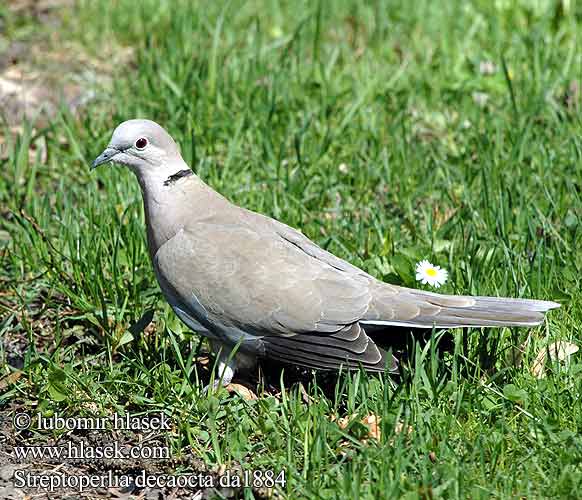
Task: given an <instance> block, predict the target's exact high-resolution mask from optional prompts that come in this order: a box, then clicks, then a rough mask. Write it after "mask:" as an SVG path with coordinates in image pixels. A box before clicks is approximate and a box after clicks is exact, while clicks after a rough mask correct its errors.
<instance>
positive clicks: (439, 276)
mask: <svg viewBox="0 0 582 500" xmlns="http://www.w3.org/2000/svg"><path fill="white" fill-rule="evenodd" d="M448 277H449V273H448V271H447V270H446V269H441V267H440V266H434V265H432V264H431V263H430V262H429V261H428V260H421V261H420V262H419V263H418V264H416V281H420V282H422V284H423V285H426V284H427V283H428V284H429V285H430V286H434V287H435V288H438V287H439V286H441V285H442V284H443V283H444V282H445V281H447V278H448Z"/></svg>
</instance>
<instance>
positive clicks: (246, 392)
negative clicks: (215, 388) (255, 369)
mask: <svg viewBox="0 0 582 500" xmlns="http://www.w3.org/2000/svg"><path fill="white" fill-rule="evenodd" d="M224 388H225V389H226V390H227V391H228V392H236V393H237V394H238V395H239V396H240V397H241V398H243V399H244V400H245V401H253V400H255V399H258V398H257V395H256V394H255V393H254V392H253V391H251V390H250V389H248V388H247V387H245V386H244V385H241V384H232V383H231V384H228V385H225V386H224Z"/></svg>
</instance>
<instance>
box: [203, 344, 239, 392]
mask: <svg viewBox="0 0 582 500" xmlns="http://www.w3.org/2000/svg"><path fill="white" fill-rule="evenodd" d="M223 353H224V350H222V351H220V352H219V354H218V360H217V361H218V363H217V366H216V373H215V378H214V382H212V383H211V384H208V385H207V386H206V387H205V388H204V392H205V393H206V392H211V391H215V390H216V389H218V387H219V386H222V387H224V386H226V385H228V384H230V382H231V381H232V378H233V377H234V372H235V371H236V361H235V359H234V358H233V357H232V356H227V355H223ZM229 357H230V359H229Z"/></svg>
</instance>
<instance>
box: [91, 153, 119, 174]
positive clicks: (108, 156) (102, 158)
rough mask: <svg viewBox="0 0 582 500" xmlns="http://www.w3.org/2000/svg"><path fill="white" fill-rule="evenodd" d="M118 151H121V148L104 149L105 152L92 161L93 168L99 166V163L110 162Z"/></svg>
mask: <svg viewBox="0 0 582 500" xmlns="http://www.w3.org/2000/svg"><path fill="white" fill-rule="evenodd" d="M118 153H120V151H119V149H115V148H106V149H105V151H103V153H101V154H100V155H99V156H98V157H97V158H95V161H93V163H91V170H93V169H94V168H97V167H98V166H99V165H103V164H104V163H109V162H110V161H111V160H112V159H113V157H114V156H115V155H116V154H118Z"/></svg>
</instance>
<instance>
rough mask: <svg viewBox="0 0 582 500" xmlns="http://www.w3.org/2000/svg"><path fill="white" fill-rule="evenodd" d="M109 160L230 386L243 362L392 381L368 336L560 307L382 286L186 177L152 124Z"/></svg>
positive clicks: (172, 287) (167, 278)
mask: <svg viewBox="0 0 582 500" xmlns="http://www.w3.org/2000/svg"><path fill="white" fill-rule="evenodd" d="M144 144H145V146H144ZM142 146H144V147H142ZM109 161H113V162H116V163H120V164H122V165H125V166H127V167H129V168H130V169H131V170H132V171H133V172H134V173H135V174H136V176H137V178H138V181H139V184H140V186H141V190H142V193H143V199H144V207H145V215H146V225H147V239H148V248H149V252H150V256H151V259H152V263H153V266H154V270H155V273H156V277H157V279H158V282H159V284H160V287H161V289H162V292H163V294H164V296H165V298H166V299H167V300H168V302H169V303H170V305H171V306H172V308H173V309H174V311H175V312H176V314H177V315H178V316H179V317H180V319H182V321H184V322H185V323H186V324H187V325H188V326H189V327H191V328H193V329H194V330H196V331H198V332H200V333H202V334H204V335H206V336H207V337H209V338H210V339H211V341H212V342H211V344H212V346H213V349H215V350H217V351H219V350H220V355H219V360H220V363H221V365H220V370H221V373H222V375H223V381H224V382H225V383H226V382H228V381H229V380H230V378H231V377H232V374H233V373H234V370H235V368H236V366H237V362H239V363H240V362H251V363H252V362H254V359H255V358H256V357H269V358H272V359H276V360H280V361H283V362H289V363H296V364H299V365H303V366H307V367H312V368H320V369H337V368H339V367H340V366H342V365H343V366H345V367H348V368H350V367H357V366H362V367H363V368H365V369H367V370H370V371H383V370H385V369H388V370H394V369H395V367H396V362H395V360H394V359H393V358H391V357H390V358H389V357H388V356H387V354H386V352H384V351H383V350H382V349H381V348H379V347H378V346H377V345H376V344H375V343H374V342H373V341H372V339H371V338H370V337H369V336H368V335H366V328H367V327H368V328H377V327H378V325H380V326H388V325H394V326H408V327H413V328H433V327H437V328H453V327H466V326H494V327H495V326H533V325H537V324H539V323H540V322H541V321H542V320H543V318H544V313H545V312H546V311H548V310H549V309H552V308H555V307H558V306H559V305H558V304H557V303H555V302H549V301H541V300H526V299H507V298H495V297H468V296H447V295H440V294H435V293H429V292H424V291H421V290H414V289H408V288H402V287H398V286H394V285H389V284H386V283H383V282H381V281H378V280H377V279H375V278H374V277H372V276H370V275H369V274H367V273H365V272H364V271H362V270H361V269H359V268H357V267H355V266H353V265H351V264H349V263H348V262H346V261H344V260H342V259H340V258H338V257H336V256H334V255H332V254H331V253H329V252H327V251H325V250H323V249H322V248H320V247H319V246H317V245H316V244H315V243H313V242H312V241H310V240H309V239H308V238H307V237H305V236H304V235H303V234H301V233H300V232H299V231H297V230H295V229H293V228H291V227H289V226H287V225H285V224H283V223H281V222H279V221H276V220H274V219H271V218H269V217H266V216H264V215H260V214H257V213H255V212H251V211H249V210H246V209H244V208H240V207H237V206H235V205H233V204H232V203H230V202H229V201H228V200H227V199H226V198H224V197H223V196H221V195H220V194H218V193H216V192H215V191H214V190H212V189H211V188H210V187H209V186H207V185H206V184H205V183H204V182H202V180H201V179H200V178H198V177H197V176H196V175H194V174H191V175H188V173H189V172H190V170H189V168H188V166H187V165H186V164H185V162H184V160H183V159H182V157H181V156H180V153H179V149H178V147H177V145H176V144H175V143H174V141H173V140H172V138H171V137H170V136H169V135H168V134H167V133H166V131H165V130H164V129H163V128H162V127H160V126H159V125H157V124H156V123H154V122H151V121H148V120H129V121H127V122H124V123H122V124H121V125H119V127H117V129H116V130H115V131H114V133H113V137H112V139H111V143H110V144H109V146H108V148H107V149H106V150H105V151H104V152H103V153H102V155H100V156H99V157H98V158H97V159H96V160H95V162H94V163H93V166H94V167H95V166H97V165H99V164H101V163H106V162H109ZM237 344H239V351H238V352H237V354H236V356H235V358H234V359H233V360H229V359H228V357H229V354H230V352H231V350H232V348H233V347H234V346H235V345H237Z"/></svg>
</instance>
